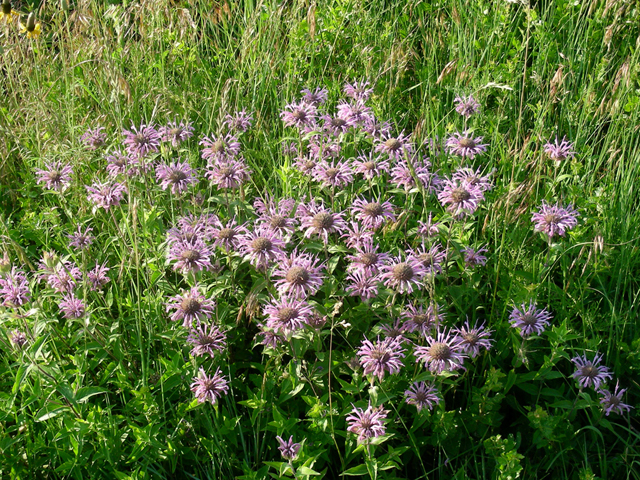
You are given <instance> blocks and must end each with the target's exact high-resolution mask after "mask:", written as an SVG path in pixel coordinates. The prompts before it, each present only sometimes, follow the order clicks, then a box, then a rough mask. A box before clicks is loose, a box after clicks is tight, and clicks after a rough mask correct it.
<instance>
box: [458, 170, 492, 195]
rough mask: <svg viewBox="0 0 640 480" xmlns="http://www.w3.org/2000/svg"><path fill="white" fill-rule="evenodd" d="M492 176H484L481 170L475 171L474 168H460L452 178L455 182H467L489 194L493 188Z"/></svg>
mask: <svg viewBox="0 0 640 480" xmlns="http://www.w3.org/2000/svg"><path fill="white" fill-rule="evenodd" d="M489 177H490V175H485V176H484V177H483V176H482V174H481V172H480V169H478V170H473V169H472V168H466V167H465V168H459V169H458V170H456V171H455V173H454V174H453V176H452V179H453V180H457V181H459V182H461V183H462V182H467V183H470V184H471V185H474V186H476V187H478V188H479V189H480V190H482V191H483V192H487V191H489V190H491V189H492V188H493V182H492V181H491V178H489Z"/></svg>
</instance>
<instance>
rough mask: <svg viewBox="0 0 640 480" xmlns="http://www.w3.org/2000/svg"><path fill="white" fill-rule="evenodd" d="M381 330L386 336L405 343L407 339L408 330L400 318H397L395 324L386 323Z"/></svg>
mask: <svg viewBox="0 0 640 480" xmlns="http://www.w3.org/2000/svg"><path fill="white" fill-rule="evenodd" d="M380 331H381V332H382V334H383V335H384V336H385V338H395V339H396V340H397V341H398V342H400V343H404V342H406V341H407V339H406V338H405V337H404V334H405V333H406V332H407V331H406V330H405V328H404V323H403V322H402V320H400V319H396V321H395V322H393V324H391V325H389V324H385V325H382V326H381V327H380Z"/></svg>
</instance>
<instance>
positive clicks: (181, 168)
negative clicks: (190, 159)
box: [156, 162, 198, 195]
mask: <svg viewBox="0 0 640 480" xmlns="http://www.w3.org/2000/svg"><path fill="white" fill-rule="evenodd" d="M195 173H196V171H195V170H194V169H193V168H191V166H190V165H189V163H187V162H172V163H171V164H169V165H165V164H163V163H161V164H159V165H158V166H157V167H156V178H157V179H158V181H159V182H160V186H161V187H162V189H163V190H166V189H168V188H170V189H171V193H173V194H174V195H180V194H182V193H184V192H185V191H186V190H187V188H189V185H192V184H194V183H198V179H197V178H196V177H195Z"/></svg>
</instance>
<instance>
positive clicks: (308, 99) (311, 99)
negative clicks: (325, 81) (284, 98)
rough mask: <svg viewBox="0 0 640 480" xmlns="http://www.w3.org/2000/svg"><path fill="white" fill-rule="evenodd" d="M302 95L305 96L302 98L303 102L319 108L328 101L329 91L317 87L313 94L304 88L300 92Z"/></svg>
mask: <svg viewBox="0 0 640 480" xmlns="http://www.w3.org/2000/svg"><path fill="white" fill-rule="evenodd" d="M300 93H302V94H303V95H304V96H303V97H302V101H303V102H305V103H308V104H309V105H313V106H314V107H319V106H320V105H324V104H325V102H326V101H327V95H328V93H329V91H328V90H327V89H326V88H322V87H317V88H316V89H315V90H314V91H313V92H312V91H311V90H309V89H308V88H304V89H302V90H300Z"/></svg>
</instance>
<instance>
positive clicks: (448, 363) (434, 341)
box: [415, 329, 467, 374]
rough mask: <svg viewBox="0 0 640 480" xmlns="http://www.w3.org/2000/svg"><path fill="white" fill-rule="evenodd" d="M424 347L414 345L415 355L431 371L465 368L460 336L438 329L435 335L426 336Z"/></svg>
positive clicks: (464, 355)
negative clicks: (426, 344)
mask: <svg viewBox="0 0 640 480" xmlns="http://www.w3.org/2000/svg"><path fill="white" fill-rule="evenodd" d="M426 341H427V343H428V344H429V345H428V346H426V347H416V349H415V356H416V360H417V361H418V362H424V364H425V366H426V367H427V368H429V370H430V371H431V372H432V373H435V374H440V373H442V372H445V371H454V370H460V369H463V370H464V369H465V368H464V366H463V365H462V364H463V363H464V359H465V358H466V357H467V355H466V353H465V352H464V348H463V346H462V341H463V340H462V338H460V337H459V336H457V335H455V334H453V332H448V331H447V329H443V330H438V332H437V334H436V336H435V337H432V336H429V337H427V338H426Z"/></svg>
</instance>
